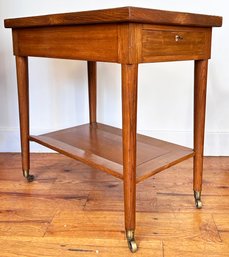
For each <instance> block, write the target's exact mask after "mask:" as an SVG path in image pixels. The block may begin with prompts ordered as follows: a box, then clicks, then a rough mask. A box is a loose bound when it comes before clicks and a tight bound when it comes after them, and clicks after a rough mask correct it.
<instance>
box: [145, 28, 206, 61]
mask: <svg viewBox="0 0 229 257" xmlns="http://www.w3.org/2000/svg"><path fill="white" fill-rule="evenodd" d="M210 45H211V30H209V29H208V28H206V29H205V28H203V29H200V28H182V29H180V28H169V27H167V28H163V29H161V28H158V27H155V28H151V27H150V26H148V27H145V28H144V27H143V29H142V61H143V62H151V61H173V60H193V59H194V60H195V59H203V58H204V59H205V58H206V59H208V58H210Z"/></svg>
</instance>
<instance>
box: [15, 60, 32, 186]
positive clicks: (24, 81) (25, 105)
mask: <svg viewBox="0 0 229 257" xmlns="http://www.w3.org/2000/svg"><path fill="white" fill-rule="evenodd" d="M16 68H17V85H18V103H19V119H20V136H21V154H22V170H23V175H24V177H26V178H27V180H28V181H29V182H31V181H33V179H34V176H33V175H30V174H29V169H30V153H29V79H28V58H27V57H20V56H16Z"/></svg>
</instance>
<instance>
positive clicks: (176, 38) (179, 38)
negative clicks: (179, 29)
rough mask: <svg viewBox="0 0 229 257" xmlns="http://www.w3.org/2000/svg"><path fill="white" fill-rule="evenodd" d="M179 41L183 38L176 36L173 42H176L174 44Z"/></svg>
mask: <svg viewBox="0 0 229 257" xmlns="http://www.w3.org/2000/svg"><path fill="white" fill-rule="evenodd" d="M181 40H183V37H182V36H180V35H176V36H175V41H176V42H178V41H181Z"/></svg>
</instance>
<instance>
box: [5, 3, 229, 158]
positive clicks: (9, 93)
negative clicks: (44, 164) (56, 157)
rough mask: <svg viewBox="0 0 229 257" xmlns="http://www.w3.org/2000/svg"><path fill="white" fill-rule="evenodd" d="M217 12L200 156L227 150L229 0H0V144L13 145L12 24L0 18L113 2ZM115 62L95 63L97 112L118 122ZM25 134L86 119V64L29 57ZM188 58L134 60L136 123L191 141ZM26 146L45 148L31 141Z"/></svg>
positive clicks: (16, 140) (15, 116)
mask: <svg viewBox="0 0 229 257" xmlns="http://www.w3.org/2000/svg"><path fill="white" fill-rule="evenodd" d="M127 5H132V6H140V7H147V8H155V9H165V10H176V11H185V12H196V13H205V14H214V15H221V16H223V17H224V22H223V27H222V28H216V29H214V31H213V44H212V60H211V61H210V63H209V83H208V99H207V117H206V145H205V155H229V86H228V82H229V70H228V60H229V51H228V45H229V21H228V17H229V12H228V10H229V4H228V1H222V0H221V1H215V0H208V1H206V0H199V1H193V0H186V1H183V0H174V1H171V0H164V1H156V0H141V1H136V0H132V1H128V0H122V1H120V0H116V1H114V0H110V1H105V0H100V1H88V0H85V1H75V0H68V1H66V0H58V1H57V0H56V1H54V0H39V1H34V0H20V1H18V0H0V21H1V23H0V151H7V152H11V151H19V150H20V147H19V123H18V107H17V91H16V76H15V63H14V57H13V55H12V43H11V31H10V29H4V26H3V19H5V18H9V17H20V16H33V15H40V14H49V13H60V12H73V11H81V10H89V9H103V8H111V7H118V6H127ZM120 78H121V77H120V65H117V64H109V63H98V119H99V121H100V122H103V123H107V124H112V125H114V126H118V127H120V126H121V88H120ZM30 97H31V110H30V111H31V133H32V134H40V133H43V132H46V131H52V130H58V129H60V128H64V127H69V126H74V125H77V124H81V123H85V122H87V121H88V104H87V77H86V63H85V62H80V61H69V60H68V61H67V60H54V59H42V58H30ZM192 115H193V63H192V62H171V63H160V64H144V65H140V67H139V106H138V130H139V131H140V132H142V133H145V134H147V135H151V136H156V137H159V138H163V139H166V140H169V141H172V142H176V143H179V144H183V145H187V146H190V147H192V126H193V122H192ZM32 149H33V151H47V149H45V148H42V147H41V146H39V145H36V144H33V145H32Z"/></svg>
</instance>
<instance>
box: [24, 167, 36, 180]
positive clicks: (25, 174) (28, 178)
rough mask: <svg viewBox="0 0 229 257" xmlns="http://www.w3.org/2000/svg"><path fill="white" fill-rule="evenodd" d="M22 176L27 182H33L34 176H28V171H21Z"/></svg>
mask: <svg viewBox="0 0 229 257" xmlns="http://www.w3.org/2000/svg"><path fill="white" fill-rule="evenodd" d="M23 176H24V177H25V178H26V179H27V181H28V182H33V180H34V176H33V175H30V174H29V171H28V170H24V171H23Z"/></svg>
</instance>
